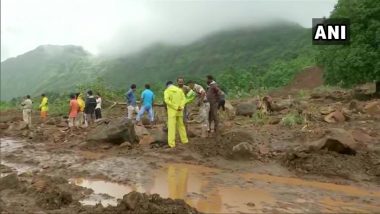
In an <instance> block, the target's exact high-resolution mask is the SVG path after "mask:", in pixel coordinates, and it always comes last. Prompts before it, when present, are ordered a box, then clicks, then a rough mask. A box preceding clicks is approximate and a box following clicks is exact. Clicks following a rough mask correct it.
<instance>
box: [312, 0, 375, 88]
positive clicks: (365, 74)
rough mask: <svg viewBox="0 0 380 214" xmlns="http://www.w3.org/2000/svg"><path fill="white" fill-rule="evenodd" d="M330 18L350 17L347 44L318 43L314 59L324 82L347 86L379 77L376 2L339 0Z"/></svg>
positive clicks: (369, 0) (372, 0) (371, 0)
mask: <svg viewBox="0 0 380 214" xmlns="http://www.w3.org/2000/svg"><path fill="white" fill-rule="evenodd" d="M331 18H349V19H350V22H351V44H350V45H346V46H323V47H321V50H320V52H319V54H318V63H319V64H321V65H322V66H323V67H324V70H325V80H326V83H327V84H332V85H336V84H340V85H342V86H346V87H349V86H352V85H355V84H358V83H365V82H371V81H374V80H377V81H380V2H379V1H378V0H339V1H338V3H337V5H336V6H335V9H334V11H333V12H332V14H331ZM377 90H380V87H379V88H377Z"/></svg>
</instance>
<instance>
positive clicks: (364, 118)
mask: <svg viewBox="0 0 380 214" xmlns="http://www.w3.org/2000/svg"><path fill="white" fill-rule="evenodd" d="M319 95H320V96H322V97H320V98H318V96H317V95H316V94H314V95H313V93H311V96H307V97H304V98H299V99H298V98H297V99H296V100H295V101H293V102H292V103H293V105H291V106H289V107H288V108H286V109H285V110H282V111H279V112H273V113H271V114H269V115H267V116H265V122H264V124H257V123H256V122H255V121H254V119H252V118H249V117H243V116H236V117H235V118H233V119H229V118H228V117H227V115H225V114H224V113H223V129H224V131H223V135H222V137H221V138H218V139H214V138H208V139H202V138H199V137H197V136H199V135H200V133H199V132H200V129H199V125H198V124H190V125H189V129H190V130H191V132H193V133H194V137H192V138H190V142H189V144H187V145H182V144H180V143H179V144H178V147H177V148H175V149H168V148H165V147H160V146H159V145H156V146H152V145H151V144H150V143H151V142H152V141H153V140H152V136H151V134H149V133H153V132H160V131H161V129H162V124H159V125H158V127H156V128H155V129H154V130H155V131H152V130H151V129H147V130H145V129H144V128H140V127H138V128H136V132H137V134H138V135H139V137H140V143H139V144H138V145H134V144H132V145H123V146H119V145H114V144H111V143H105V142H103V143H90V142H86V135H87V134H88V132H89V131H91V130H92V129H93V128H94V127H92V128H89V129H87V130H85V129H81V130H76V131H73V132H70V131H68V130H67V129H66V127H61V126H63V125H62V124H61V122H60V121H59V119H57V121H55V120H54V121H53V122H51V123H50V125H49V124H47V125H45V126H44V127H41V126H40V124H39V121H35V124H34V125H35V127H34V129H33V131H27V130H16V129H11V128H7V129H2V130H1V137H2V138H1V165H0V170H1V173H2V175H1V176H2V178H1V179H2V180H1V183H2V185H0V190H1V192H0V197H1V200H0V205H1V208H2V210H3V212H5V213H7V212H10V213H16V212H24V211H29V212H37V211H47V212H51V213H52V212H54V213H67V212H71V213H86V212H87V213H94V212H98V213H102V212H108V213H118V212H133V211H136V210H140V211H141V212H154V211H156V212H166V211H171V212H177V213H183V212H195V210H192V208H190V207H187V205H186V204H185V203H183V202H182V201H171V200H169V201H162V200H163V199H161V198H159V197H158V196H154V197H152V196H149V195H141V194H135V193H133V194H130V195H129V196H126V197H125V199H123V201H121V202H119V205H118V207H115V206H116V205H117V199H121V198H123V196H124V195H125V194H127V193H129V192H132V191H137V192H144V193H147V194H153V193H158V194H159V195H160V196H161V197H162V198H172V199H183V200H184V201H185V202H186V203H187V204H188V205H190V206H191V207H194V208H196V209H197V210H198V211H201V212H212V213H215V212H224V213H226V212H235V213H236V212H250V213H252V212H281V213H282V212H290V213H294V212H309V213H311V212H313V213H315V212H331V213H336V212H352V213H357V212H375V211H378V210H379V209H380V206H379V203H378V201H379V200H380V186H379V185H380V149H379V148H380V134H379V133H380V118H379V114H377V113H374V114H372V113H373V112H372V113H371V114H370V113H369V112H367V111H366V110H364V106H365V105H368V103H372V102H375V101H376V100H371V101H357V106H356V107H355V109H353V108H351V107H352V106H351V105H352V104H351V103H352V97H351V96H350V93H347V92H332V93H329V94H326V93H322V94H321V93H320V94H319ZM274 98H275V99H277V101H278V103H280V102H281V101H284V100H283V99H282V98H279V97H278V98H276V97H274ZM248 101H249V100H248ZM240 102H242V101H239V102H236V103H234V106H235V107H236V106H237V105H238V104H239V103H240ZM303 105H304V106H303ZM328 106H330V107H331V108H332V109H334V110H335V109H339V108H342V107H343V108H347V109H350V111H349V112H348V113H347V114H348V116H349V119H347V120H346V121H343V122H337V123H327V122H325V121H324V117H325V115H323V114H322V113H321V111H322V112H323V113H324V109H325V108H326V107H328ZM350 106H351V107H350ZM297 109H299V110H301V115H302V116H303V117H304V118H306V119H307V120H306V122H304V123H303V124H294V125H293V126H290V127H288V126H285V125H283V124H282V123H281V122H280V123H278V122H279V120H281V118H284V117H285V115H287V114H288V113H289V112H290V111H293V110H297ZM123 112H124V110H123V109H121V108H120V109H118V108H116V109H115V108H114V109H112V111H109V112H105V115H106V117H107V118H108V119H109V120H111V121H112V120H114V119H115V117H117V116H120V115H121V114H123ZM157 112H158V114H159V117H160V118H159V119H160V121H164V120H165V118H164V116H163V112H162V111H160V110H158V111H157ZM19 119H20V118H19V117H18V115H17V114H14V112H5V113H2V121H1V122H3V123H2V124H3V126H4V127H5V126H7V125H11V126H12V124H13V126H15V125H14V124H17V123H18V122H17V121H19ZM271 121H277V122H271ZM4 124H6V125H4ZM5 128H6V127H5ZM334 128H338V129H339V130H343V131H344V132H343V134H342V136H340V135H339V136H338V139H342V141H344V142H343V144H342V145H345V143H347V145H349V146H352V148H354V149H355V152H356V153H355V155H352V154H342V153H344V151H346V150H338V149H337V148H335V147H326V145H325V146H324V147H323V149H322V148H321V149H315V148H314V147H312V149H310V148H311V146H309V144H310V143H313V142H317V141H318V140H321V139H324V138H325V137H326V136H330V135H331V133H330V132H331V130H334ZM144 133H145V134H144ZM329 133H330V134H329ZM334 133H335V132H334ZM334 133H333V134H334ZM347 136H348V137H347ZM351 138H352V139H353V140H352V142H351V141H350V140H351ZM347 139H348V140H347ZM346 141H347V142H346ZM241 142H246V144H245V145H248V146H249V148H250V150H249V149H246V148H245V147H244V148H243V149H241V150H240V151H239V152H236V151H235V149H234V146H236V145H238V144H239V143H241ZM349 143H351V144H355V145H351V144H349ZM334 145H335V144H334ZM336 145H339V146H342V145H341V144H336ZM313 146H314V145H313ZM317 148H318V147H317ZM350 148H351V147H350ZM337 151H338V152H337ZM340 151H342V152H341V153H339V152H340ZM12 173H16V174H18V175H17V176H14V175H12ZM80 202H81V203H80ZM98 202H101V203H102V204H103V205H104V206H107V205H108V204H110V205H113V207H109V208H103V207H102V206H100V205H97V206H94V205H95V204H96V203H98ZM136 204H137V205H136ZM134 206H137V207H134Z"/></svg>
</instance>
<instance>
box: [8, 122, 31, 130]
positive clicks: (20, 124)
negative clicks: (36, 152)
mask: <svg viewBox="0 0 380 214" xmlns="http://www.w3.org/2000/svg"><path fill="white" fill-rule="evenodd" d="M27 128H28V124H27V123H25V122H24V121H20V122H14V123H12V124H11V125H10V126H9V127H8V129H9V130H16V131H20V130H25V129H27Z"/></svg>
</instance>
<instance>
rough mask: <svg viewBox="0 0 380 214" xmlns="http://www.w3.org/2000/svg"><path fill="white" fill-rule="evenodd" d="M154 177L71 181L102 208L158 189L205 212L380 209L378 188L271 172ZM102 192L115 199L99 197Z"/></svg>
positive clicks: (201, 170) (192, 171)
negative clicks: (89, 191) (128, 180)
mask: <svg viewBox="0 0 380 214" xmlns="http://www.w3.org/2000/svg"><path fill="white" fill-rule="evenodd" d="M153 175H154V176H153V177H152V178H151V179H150V180H149V179H146V177H145V178H144V179H143V177H144V176H143V175H141V174H139V175H137V177H141V182H136V183H134V184H128V185H124V184H118V183H113V182H107V181H104V180H92V179H83V178H76V179H71V182H72V183H75V184H77V185H79V186H83V187H87V188H91V189H93V190H94V193H95V194H94V195H92V196H91V197H89V198H87V199H86V200H83V201H82V203H83V204H89V205H94V204H96V203H97V202H99V201H101V203H102V204H103V205H104V206H107V205H108V204H110V205H116V204H117V199H120V198H122V197H123V195H124V194H127V193H129V192H131V191H133V190H135V191H138V192H145V193H150V194H153V193H157V194H159V195H160V196H161V197H163V198H167V197H169V198H173V199H184V200H185V201H186V202H187V203H188V204H189V205H190V206H192V207H195V208H197V209H198V210H199V211H202V212H206V213H237V212H246V213H252V212H256V213H257V212H274V211H277V212H289V213H294V212H335V213H336V212H369V211H370V212H371V211H372V212H373V211H376V210H379V209H380V206H379V205H377V204H375V202H376V201H378V200H379V199H380V190H379V189H373V190H367V189H364V188H360V187H353V186H348V185H347V186H345V185H337V184H330V183H323V182H312V181H306V180H302V179H296V178H282V177H276V176H270V175H260V174H242V175H239V174H233V173H230V172H223V171H220V170H216V169H211V168H207V167H202V166H195V165H187V164H170V165H167V166H166V167H164V168H162V169H159V170H157V171H156V172H155V173H154V174H153ZM252 180H253V181H252ZM102 193H103V194H107V195H110V196H112V197H113V198H112V199H109V198H102V197H101V196H100V197H99V195H100V194H102ZM359 196H360V197H359ZM331 198H333V199H331ZM363 200H366V201H369V202H368V204H366V205H362V201H363ZM371 203H372V204H371Z"/></svg>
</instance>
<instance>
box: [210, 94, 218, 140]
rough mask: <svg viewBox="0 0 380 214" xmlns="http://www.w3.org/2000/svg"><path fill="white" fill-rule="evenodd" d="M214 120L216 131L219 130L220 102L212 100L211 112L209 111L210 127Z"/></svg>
mask: <svg viewBox="0 0 380 214" xmlns="http://www.w3.org/2000/svg"><path fill="white" fill-rule="evenodd" d="M212 121H214V131H215V133H216V132H217V131H218V125H219V116H218V103H217V102H215V103H214V102H210V112H209V127H210V128H211V123H212Z"/></svg>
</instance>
